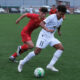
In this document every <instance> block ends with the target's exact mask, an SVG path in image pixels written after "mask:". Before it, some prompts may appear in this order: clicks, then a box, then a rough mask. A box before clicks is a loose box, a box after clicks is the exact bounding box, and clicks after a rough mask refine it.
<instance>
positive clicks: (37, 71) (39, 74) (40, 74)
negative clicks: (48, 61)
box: [34, 67, 45, 78]
mask: <svg viewBox="0 0 80 80" xmlns="http://www.w3.org/2000/svg"><path fill="white" fill-rule="evenodd" d="M44 74H45V72H44V69H43V68H41V67H38V68H36V69H35V70H34V76H35V77H38V78H40V77H43V76H44Z"/></svg>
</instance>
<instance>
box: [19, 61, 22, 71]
mask: <svg viewBox="0 0 80 80" xmlns="http://www.w3.org/2000/svg"><path fill="white" fill-rule="evenodd" d="M22 69H23V64H22V60H20V62H19V65H18V72H22Z"/></svg>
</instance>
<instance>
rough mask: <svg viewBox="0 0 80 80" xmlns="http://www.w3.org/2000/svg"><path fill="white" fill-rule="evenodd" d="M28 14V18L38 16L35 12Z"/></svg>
mask: <svg viewBox="0 0 80 80" xmlns="http://www.w3.org/2000/svg"><path fill="white" fill-rule="evenodd" d="M26 16H27V17H28V18H35V17H36V15H35V14H32V13H27V14H26Z"/></svg>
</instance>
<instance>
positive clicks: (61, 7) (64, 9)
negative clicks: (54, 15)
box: [57, 5, 66, 13]
mask: <svg viewBox="0 0 80 80" xmlns="http://www.w3.org/2000/svg"><path fill="white" fill-rule="evenodd" d="M57 9H58V11H59V12H63V13H66V6H64V5H59V6H58V7H57Z"/></svg>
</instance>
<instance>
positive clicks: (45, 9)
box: [39, 7, 48, 13]
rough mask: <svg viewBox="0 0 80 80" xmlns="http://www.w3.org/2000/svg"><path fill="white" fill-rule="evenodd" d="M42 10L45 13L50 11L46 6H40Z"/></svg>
mask: <svg viewBox="0 0 80 80" xmlns="http://www.w3.org/2000/svg"><path fill="white" fill-rule="evenodd" d="M39 10H40V11H41V12H43V13H47V12H48V9H47V8H46V7H40V9H39Z"/></svg>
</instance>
